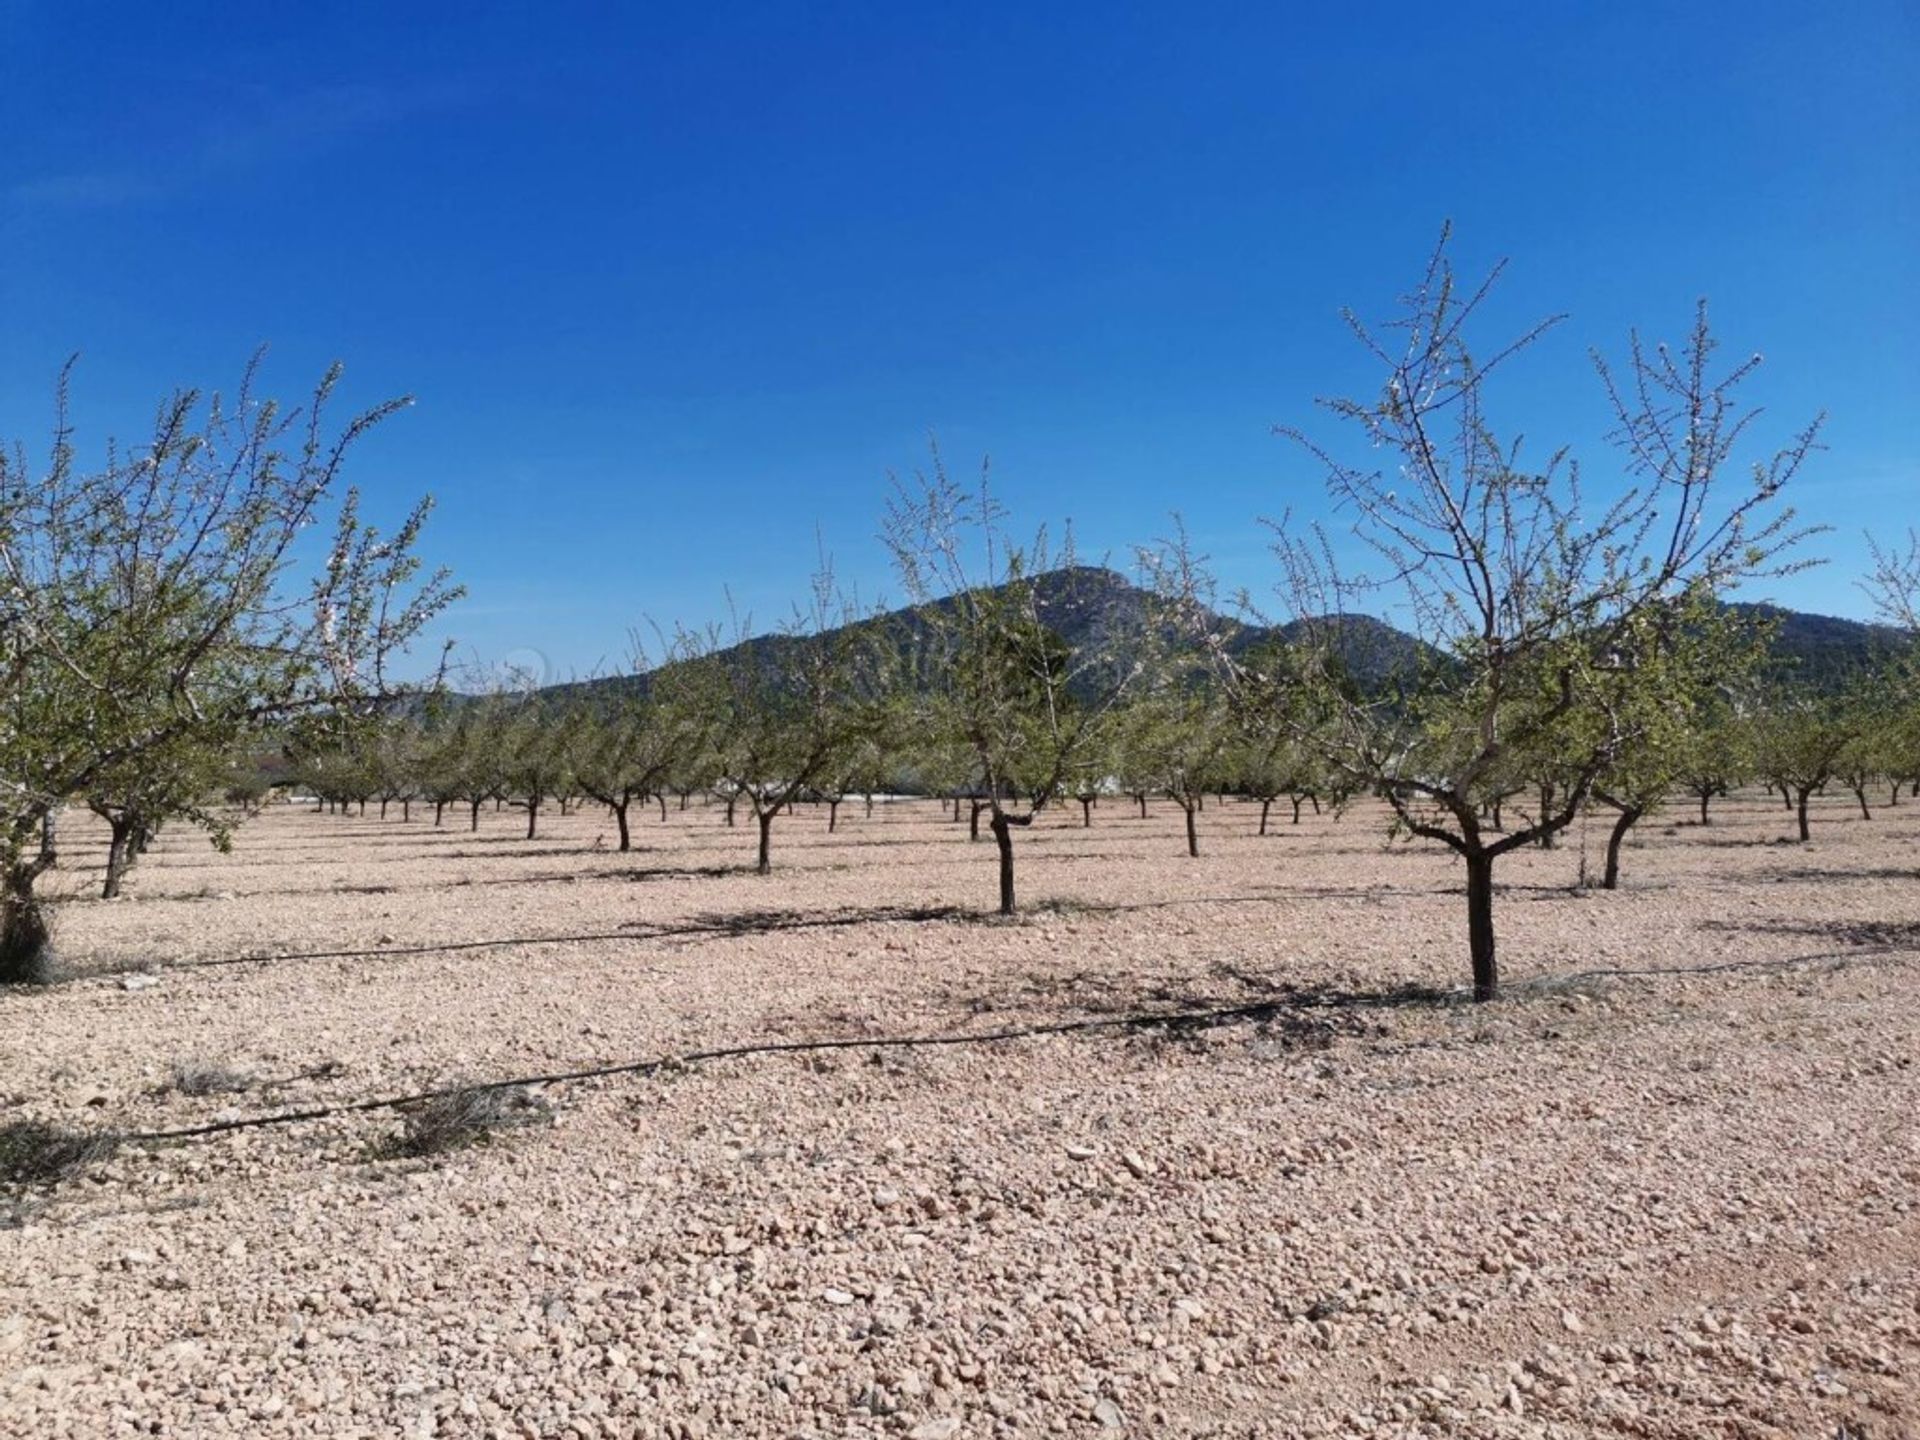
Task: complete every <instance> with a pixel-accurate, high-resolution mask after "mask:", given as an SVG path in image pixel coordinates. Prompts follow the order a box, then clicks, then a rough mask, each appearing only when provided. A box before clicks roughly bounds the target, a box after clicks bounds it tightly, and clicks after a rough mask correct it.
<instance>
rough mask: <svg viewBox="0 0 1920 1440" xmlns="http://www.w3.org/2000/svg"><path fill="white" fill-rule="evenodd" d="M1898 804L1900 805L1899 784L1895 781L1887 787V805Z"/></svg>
mask: <svg viewBox="0 0 1920 1440" xmlns="http://www.w3.org/2000/svg"><path fill="white" fill-rule="evenodd" d="M1899 803H1900V782H1899V781H1898V780H1896V781H1894V782H1893V784H1891V785H1889V786H1888V787H1887V804H1888V805H1898V804H1899Z"/></svg>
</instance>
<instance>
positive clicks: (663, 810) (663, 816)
mask: <svg viewBox="0 0 1920 1440" xmlns="http://www.w3.org/2000/svg"><path fill="white" fill-rule="evenodd" d="M656 798H657V799H658V800H659V801H660V823H661V824H662V825H664V824H666V823H667V797H666V796H665V795H660V796H658V797H656Z"/></svg>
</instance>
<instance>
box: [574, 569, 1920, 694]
mask: <svg viewBox="0 0 1920 1440" xmlns="http://www.w3.org/2000/svg"><path fill="white" fill-rule="evenodd" d="M1034 584H1035V586H1036V588H1037V591H1038V597H1037V599H1038V608H1039V611H1040V616H1041V619H1042V620H1043V621H1044V622H1045V623H1046V625H1047V627H1048V628H1049V629H1051V630H1052V631H1053V632H1054V633H1055V634H1056V635H1058V636H1059V637H1060V638H1061V639H1062V640H1064V641H1065V642H1066V643H1067V645H1068V646H1069V647H1070V648H1071V649H1072V650H1074V651H1075V652H1076V653H1086V652H1088V651H1090V650H1098V649H1101V648H1103V647H1106V646H1108V645H1119V646H1124V645H1125V644H1126V643H1128V642H1127V637H1130V636H1137V635H1140V634H1142V633H1143V632H1150V631H1151V630H1152V629H1153V627H1154V625H1155V623H1156V622H1155V619H1154V615H1155V607H1156V605H1157V601H1156V599H1155V597H1154V595H1153V593H1152V592H1151V591H1148V590H1144V589H1142V588H1141V587H1139V586H1138V585H1135V584H1133V583H1132V582H1131V581H1130V580H1128V579H1127V578H1126V576H1124V575H1122V574H1120V573H1119V572H1118V571H1115V570H1109V569H1106V568H1104V567H1101V566H1093V565H1080V566H1073V567H1070V568H1067V569H1062V570H1055V571H1050V572H1048V573H1046V574H1044V575H1041V576H1039V577H1037V578H1036V580H1035V581H1034ZM950 603H952V602H951V601H939V602H936V604H941V605H945V604H950ZM1732 608H1733V609H1735V610H1736V611H1739V612H1741V613H1743V614H1748V615H1754V616H1757V617H1760V618H1763V619H1766V620H1769V621H1772V622H1774V623H1775V624H1777V625H1778V627H1779V628H1778V631H1777V633H1776V635H1775V637H1774V644H1773V661H1774V670H1775V674H1776V675H1777V676H1779V678H1781V679H1783V680H1785V681H1787V682H1789V683H1793V684H1800V685H1805V686H1807V687H1808V688H1810V689H1815V690H1821V691H1830V690H1834V689H1837V688H1839V687H1840V686H1842V685H1844V684H1846V683H1847V682H1848V680H1849V679H1851V678H1852V677H1855V676H1858V675H1860V674H1863V673H1866V672H1869V671H1871V670H1872V669H1873V668H1874V667H1876V666H1877V665H1879V664H1881V663H1883V662H1884V661H1885V659H1886V658H1887V657H1888V656H1889V655H1890V654H1892V653H1893V652H1894V650H1895V649H1896V647H1897V646H1898V645H1899V644H1900V643H1902V636H1901V634H1900V632H1898V631H1896V630H1893V629H1890V628H1888V627H1887V626H1884V625H1872V624H1868V623H1866V622H1864V621H1859V620H1846V619H1842V618H1840V617H1838V616H1832V615H1812V614H1807V613H1804V612H1801V611H1797V610H1786V609H1782V608H1780V607H1778V606H1774V605H1765V604H1753V603H1740V604H1736V605H1734V606H1733V607H1732ZM1220 620H1221V624H1222V625H1223V627H1225V628H1226V630H1227V631H1228V633H1229V636H1230V639H1229V642H1228V644H1229V648H1230V649H1231V650H1233V651H1234V652H1235V653H1240V654H1244V653H1245V652H1246V651H1248V650H1250V649H1252V648H1254V647H1255V646H1257V645H1259V644H1260V643H1261V641H1263V640H1265V639H1268V638H1270V637H1274V636H1278V637H1279V638H1280V639H1282V640H1286V639H1290V638H1292V637H1293V636H1294V635H1296V634H1297V633H1298V632H1299V629H1300V627H1301V626H1302V624H1303V623H1304V622H1301V621H1292V622H1288V623H1285V624H1281V625H1278V626H1273V627H1266V626H1260V625H1249V624H1243V623H1241V622H1238V621H1234V620H1231V619H1227V618H1226V617H1220ZM860 623H862V624H865V625H872V626H875V627H879V628H880V629H882V630H883V631H891V632H894V633H895V634H896V635H897V637H898V638H899V639H900V640H902V641H908V640H911V639H912V638H913V637H914V636H915V635H916V634H918V633H919V632H920V630H921V627H922V626H923V625H924V623H925V622H924V621H923V620H922V618H921V617H920V615H919V614H918V613H917V612H916V611H915V610H914V609H913V608H911V607H907V608H902V609H899V610H891V611H888V612H886V613H885V614H882V615H879V616H876V617H874V618H873V619H871V620H866V621H862V622H860ZM1335 623H1336V624H1337V625H1338V626H1339V627H1340V629H1341V632H1342V635H1343V648H1344V650H1345V652H1346V660H1347V665H1348V667H1349V669H1350V670H1351V672H1352V673H1353V675H1354V677H1355V678H1356V679H1357V680H1359V682H1360V683H1361V684H1362V685H1363V686H1368V687H1371V686H1374V685H1377V684H1379V683H1380V682H1381V681H1382V680H1383V679H1385V678H1386V677H1387V676H1389V675H1391V674H1394V673H1395V672H1404V671H1410V670H1411V669H1412V668H1414V667H1415V666H1416V665H1417V664H1418V662H1419V661H1420V660H1421V658H1422V657H1423V656H1425V655H1428V654H1430V653H1431V652H1430V648H1429V647H1428V646H1427V645H1426V644H1425V643H1424V642H1423V641H1421V640H1418V639H1416V638H1415V637H1414V636H1412V635H1409V634H1407V633H1406V632H1405V631H1403V630H1399V629H1397V628H1395V627H1394V626H1392V625H1389V624H1388V623H1387V622H1386V621H1384V620H1379V619H1376V618H1375V617H1373V616H1371V615H1347V616H1342V617H1340V619H1339V620H1338V621H1336V622H1335ZM742 643H744V644H745V645H747V646H749V647H751V648H752V649H753V650H754V651H756V652H758V653H759V655H760V656H761V658H762V660H763V663H766V664H768V665H770V666H772V667H773V668H775V669H780V668H783V665H782V660H781V655H782V652H783V651H784V650H786V649H787V647H788V646H790V645H791V644H792V643H793V642H792V641H791V640H789V639H788V638H787V637H785V636H782V635H761V636H756V637H754V638H753V639H751V640H747V641H744V642H742ZM649 679H650V676H649V675H646V674H642V675H622V676H611V677H607V678H603V679H596V680H584V681H574V682H569V683H566V684H561V685H553V686H549V687H547V688H546V690H545V691H544V692H543V693H544V694H547V695H549V696H553V697H555V698H560V697H565V696H569V695H579V694H585V695H611V694H618V693H620V692H622V691H625V690H629V689H639V690H642V691H644V690H645V689H646V688H647V686H648V683H649Z"/></svg>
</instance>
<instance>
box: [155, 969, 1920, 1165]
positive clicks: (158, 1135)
mask: <svg viewBox="0 0 1920 1440" xmlns="http://www.w3.org/2000/svg"><path fill="white" fill-rule="evenodd" d="M1913 953H1914V952H1913V951H1912V950H1911V949H1908V948H1905V947H1901V946H1883V947H1880V948H1877V949H1870V950H1869V949H1858V948H1856V949H1851V950H1832V951H1825V952H1822V953H1819V954H1814V955H1796V956H1789V957H1786V958H1784V959H1779V960H1735V961H1728V962H1726V963H1724V964H1717V965H1693V966H1684V965H1673V966H1658V967H1649V968H1646V969H1640V970H1627V969H1618V970H1583V971H1578V972H1576V973H1574V974H1571V975H1554V976H1542V977H1540V978H1538V979H1534V980H1527V981H1522V982H1520V983H1518V984H1514V985H1509V986H1508V987H1507V989H1508V990H1509V992H1511V991H1515V990H1520V991H1540V990H1544V991H1549V992H1551V991H1552V990H1554V989H1557V988H1560V987H1563V986H1565V985H1567V984H1569V983H1572V982H1576V981H1580V980H1594V979H1613V978H1617V979H1632V978H1634V977H1636V976H1653V975H1660V976H1670V975H1711V974H1717V973H1723V972H1726V971H1732V970H1754V969H1782V970H1784V969H1789V968H1792V967H1794V966H1799V965H1815V964H1819V963H1821V962H1822V961H1830V960H1849V961H1857V960H1866V959H1876V958H1884V957H1889V956H1896V955H1897V956H1910V955H1912V954H1913ZM1465 995H1466V991H1465V990H1464V988H1456V989H1451V990H1446V991H1437V992H1432V994H1431V998H1432V999H1433V1000H1435V1001H1436V1002H1440V1003H1450V1002H1454V1001H1459V1000H1463V999H1464V997H1465ZM1409 998H1410V997H1409V995H1408V994H1407V993H1405V992H1400V993H1395V992H1387V993H1385V994H1376V995H1355V996H1347V997H1343V998H1331V999H1319V1000H1314V999H1302V998H1300V997H1298V996H1294V997H1291V998H1285V999H1280V998H1276V999H1272V1000H1262V1001H1256V1002H1253V1003H1250V1004H1246V1005H1229V1006H1219V1007H1215V1008H1211V1009H1205V1010H1168V1011H1157V1012H1153V1013H1149V1014H1135V1015H1117V1016H1104V1017H1093V1018H1088V1019H1084V1020H1060V1021H1055V1022H1053V1023H1051V1024H1046V1025H1020V1026H1015V1027H1013V1028H1010V1029H1004V1030H987V1031H981V1032H976V1033H973V1034H964V1035H963V1034H946V1035H892V1036H885V1035H883V1036H878V1037H874V1036H867V1037H857V1036H847V1037H843V1038H840V1039H826V1040H780V1041H767V1042H762V1043H759V1044H752V1045H728V1046H722V1047H720V1048H718V1049H712V1050H693V1051H689V1052H687V1053H686V1054H684V1055H666V1056H660V1057H658V1058H655V1059H652V1060H626V1061H620V1062H617V1063H615V1064H612V1065H593V1066H588V1067H587V1068H585V1069H580V1070H559V1071H554V1072H552V1073H550V1074H545V1075H519V1076H514V1077H512V1078H509V1079H505V1080H483V1081H479V1082H476V1083H474V1084H470V1085H446V1086H441V1087H439V1088H437V1089H433V1090H422V1091H418V1092H416V1093H414V1094H411V1095H394V1096H387V1097H383V1098H380V1099H375V1100H353V1101H348V1102H345V1103H343V1104H339V1105H322V1106H316V1107H314V1108H312V1109H310V1110H288V1111H282V1112H280V1113H278V1114H274V1115H255V1116H249V1117H246V1118H243V1119H238V1120H215V1121H210V1122H208V1123H207V1124H205V1125H187V1126H182V1127H180V1128H179V1129H175V1130H147V1131H132V1132H129V1133H125V1134H122V1135H120V1136H119V1137H118V1138H119V1139H120V1140H122V1141H126V1142H160V1141H167V1140H192V1139H199V1138H202V1137H204V1136H208V1135H223V1134H226V1133H228V1132H230V1131H235V1130H257V1129H261V1128H264V1127H266V1126H273V1125H297V1124H301V1123H304V1122H306V1121H309V1120H324V1119H327V1118H329V1117H331V1116H334V1115H354V1114H365V1113H367V1112H369V1111H375V1110H397V1109H400V1108H403V1107H405V1106H408V1105H417V1104H422V1103H424V1102H426V1101H430V1100H442V1099H445V1098H447V1097H448V1096H452V1095H461V1094H472V1093H476V1092H484V1091H491V1090H517V1089H520V1088H523V1087H525V1086H529V1085H564V1084H569V1083H572V1082H575V1081H580V1080H598V1079H602V1078H604V1077H606V1076H610V1075H650V1074H654V1073H656V1072H658V1071H661V1070H665V1069H669V1068H674V1069H680V1068H684V1067H686V1066H690V1065H697V1064H702V1063H705V1062H708V1061H714V1060H739V1059H745V1058H749V1057H753V1056H759V1055H796V1054H805V1053H809V1052H819V1051H831V1050H911V1049H935V1048H941V1047H951V1046H957V1045H993V1044H1002V1043H1005V1042H1007V1041H1010V1040H1029V1039H1037V1038H1040V1037H1044V1036H1050V1035H1075V1034H1085V1033H1087V1032H1090V1031H1098V1030H1129V1029H1130V1030H1147V1029H1155V1028H1161V1027H1165V1028H1178V1027H1188V1026H1191V1027H1200V1026H1207V1027H1211V1026H1216V1025H1227V1024H1231V1023H1233V1022H1234V1021H1237V1020H1260V1019H1271V1018H1272V1017H1274V1016H1276V1015H1279V1014H1281V1013H1283V1012H1286V1011H1289V1010H1367V1009H1382V1008H1387V1007H1390V1006H1400V1005H1405V1004H1406V1003H1408V1000H1409Z"/></svg>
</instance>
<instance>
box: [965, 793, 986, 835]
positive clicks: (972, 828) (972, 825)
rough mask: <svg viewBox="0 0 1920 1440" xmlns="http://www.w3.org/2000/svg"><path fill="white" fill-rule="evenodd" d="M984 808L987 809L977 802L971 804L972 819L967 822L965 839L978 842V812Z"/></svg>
mask: <svg viewBox="0 0 1920 1440" xmlns="http://www.w3.org/2000/svg"><path fill="white" fill-rule="evenodd" d="M986 808H987V807H986V806H984V805H982V804H981V803H980V802H979V801H978V800H976V801H974V802H973V818H972V819H971V820H969V821H968V822H967V839H969V840H978V839H979V838H980V812H981V811H982V810H984V809H986Z"/></svg>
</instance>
